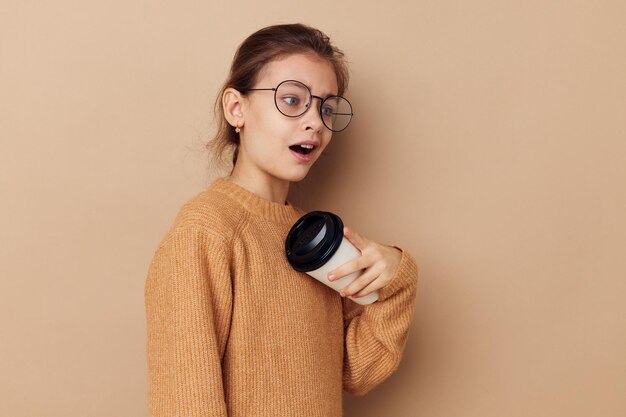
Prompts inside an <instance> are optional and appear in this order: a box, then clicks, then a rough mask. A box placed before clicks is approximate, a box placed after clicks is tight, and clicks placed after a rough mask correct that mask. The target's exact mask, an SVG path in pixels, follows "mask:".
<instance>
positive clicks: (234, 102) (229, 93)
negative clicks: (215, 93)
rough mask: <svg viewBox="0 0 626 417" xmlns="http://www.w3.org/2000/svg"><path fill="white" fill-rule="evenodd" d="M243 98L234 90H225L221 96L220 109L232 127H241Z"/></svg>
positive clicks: (242, 122) (242, 121)
mask: <svg viewBox="0 0 626 417" xmlns="http://www.w3.org/2000/svg"><path fill="white" fill-rule="evenodd" d="M243 101H244V96H243V95H242V94H241V93H240V92H239V91H237V90H235V89H234V88H230V87H229V88H227V89H226V90H224V94H222V108H223V109H224V116H225V117H226V120H227V121H228V123H229V124H230V125H231V126H233V127H243V124H244V118H243V107H244V106H243Z"/></svg>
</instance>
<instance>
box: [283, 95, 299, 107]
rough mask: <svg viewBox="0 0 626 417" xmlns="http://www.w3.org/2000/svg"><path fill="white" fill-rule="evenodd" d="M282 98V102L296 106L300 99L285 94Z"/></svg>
mask: <svg viewBox="0 0 626 417" xmlns="http://www.w3.org/2000/svg"><path fill="white" fill-rule="evenodd" d="M282 100H283V103H285V104H286V105H288V106H297V105H298V104H299V102H300V100H299V99H298V97H296V96H285V97H283V98H282Z"/></svg>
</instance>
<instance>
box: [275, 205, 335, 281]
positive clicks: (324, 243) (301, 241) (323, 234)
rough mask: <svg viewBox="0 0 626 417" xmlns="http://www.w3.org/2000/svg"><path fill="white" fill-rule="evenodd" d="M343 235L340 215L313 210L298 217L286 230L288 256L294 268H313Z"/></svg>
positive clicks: (308, 269)
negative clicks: (289, 228) (287, 230)
mask: <svg viewBox="0 0 626 417" xmlns="http://www.w3.org/2000/svg"><path fill="white" fill-rule="evenodd" d="M342 239H343V222H342V221H341V219H340V218H339V216H337V215H336V214H333V213H330V212H327V211H312V212H310V213H307V214H305V215H304V216H302V217H300V219H298V221H297V222H296V223H295V224H294V225H293V226H292V227H291V230H290V231H289V234H287V239H286V240H285V252H286V254H287V260H288V261H289V263H290V264H291V266H292V267H293V269H295V270H296V271H300V272H308V271H314V270H316V269H318V268H319V267H321V266H322V265H324V264H325V263H326V262H328V260H329V259H330V258H332V257H333V255H334V254H335V252H337V249H339V246H340V245H341V240H342Z"/></svg>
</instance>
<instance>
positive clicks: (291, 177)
mask: <svg viewBox="0 0 626 417" xmlns="http://www.w3.org/2000/svg"><path fill="white" fill-rule="evenodd" d="M308 173H309V170H308V169H307V170H306V171H301V170H298V171H296V172H289V173H285V175H281V178H283V179H285V180H287V181H289V182H299V181H302V180H303V179H304V178H306V176H307V174H308Z"/></svg>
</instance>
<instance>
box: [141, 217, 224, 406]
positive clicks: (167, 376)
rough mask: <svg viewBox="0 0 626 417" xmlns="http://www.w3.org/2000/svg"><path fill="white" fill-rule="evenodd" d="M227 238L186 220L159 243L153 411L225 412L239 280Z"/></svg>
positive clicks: (152, 300)
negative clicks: (226, 361) (225, 363)
mask: <svg viewBox="0 0 626 417" xmlns="http://www.w3.org/2000/svg"><path fill="white" fill-rule="evenodd" d="M228 258H229V254H228V251H227V250H226V245H224V244H223V243H222V242H220V241H219V240H218V239H216V238H214V237H212V236H210V235H208V233H207V232H206V231H204V230H202V229H201V228H199V227H195V226H185V227H183V228H181V229H178V230H175V231H173V232H171V233H170V235H168V237H166V239H165V240H164V241H163V242H162V244H161V245H160V246H159V248H158V249H157V250H156V253H155V255H154V258H153V260H152V262H151V264H150V267H149V270H148V276H147V279H146V286H145V303H146V318H147V328H148V334H147V336H148V343H147V351H148V352H147V353H148V407H149V411H150V416H152V417H179V416H185V417H206V416H212V417H213V416H214V417H226V416H227V415H228V414H227V407H226V402H225V397H224V388H223V380H222V367H221V360H222V357H223V355H224V350H225V347H226V342H227V339H228V332H229V329H230V320H231V307H232V288H231V287H232V284H231V280H230V272H229V263H228Z"/></svg>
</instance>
